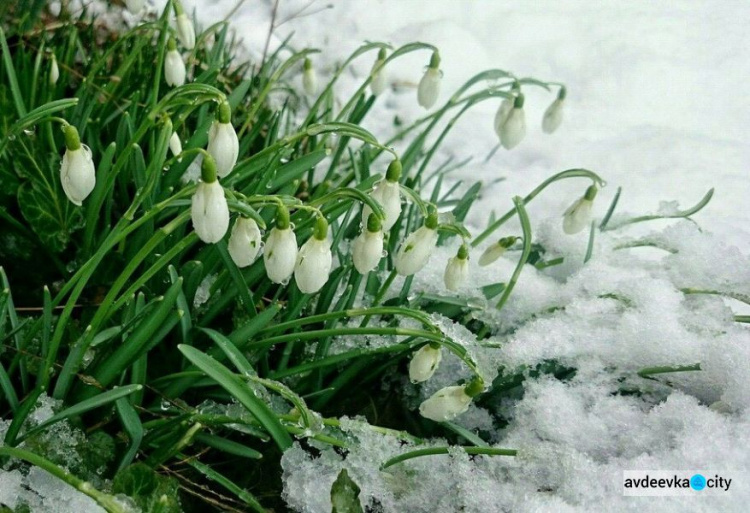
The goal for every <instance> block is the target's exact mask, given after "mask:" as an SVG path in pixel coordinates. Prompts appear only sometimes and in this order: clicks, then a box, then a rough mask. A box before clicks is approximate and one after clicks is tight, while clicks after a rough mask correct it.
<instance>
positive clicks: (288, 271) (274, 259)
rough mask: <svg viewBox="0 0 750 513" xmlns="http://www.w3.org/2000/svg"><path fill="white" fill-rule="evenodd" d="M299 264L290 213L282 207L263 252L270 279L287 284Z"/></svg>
mask: <svg viewBox="0 0 750 513" xmlns="http://www.w3.org/2000/svg"><path fill="white" fill-rule="evenodd" d="M296 262H297V237H296V236H295V235H294V232H293V231H292V227H291V224H290V223H289V211H288V210H287V209H286V207H284V206H280V207H279V210H278V212H277V213H276V226H274V227H273V228H272V229H271V232H270V233H269V234H268V239H266V246H265V249H264V250H263V263H264V264H265V266H266V274H267V275H268V279H269V280H271V281H272V282H274V283H285V282H287V281H288V280H289V278H290V277H291V276H292V273H293V272H294V264H295V263H296Z"/></svg>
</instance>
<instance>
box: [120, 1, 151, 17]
mask: <svg viewBox="0 0 750 513" xmlns="http://www.w3.org/2000/svg"><path fill="white" fill-rule="evenodd" d="M145 4H146V0H125V6H126V7H127V8H128V11H130V12H132V13H133V14H138V13H139V12H141V11H142V10H143V6H144V5H145Z"/></svg>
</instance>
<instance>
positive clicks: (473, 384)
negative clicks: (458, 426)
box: [419, 377, 484, 422]
mask: <svg viewBox="0 0 750 513" xmlns="http://www.w3.org/2000/svg"><path fill="white" fill-rule="evenodd" d="M483 390H484V382H483V381H482V379H481V378H479V377H475V378H474V379H472V380H471V381H470V382H469V383H467V384H466V385H456V386H450V387H445V388H441V389H440V390H438V391H437V392H435V393H434V394H433V395H432V396H431V397H430V398H429V399H427V400H426V401H424V402H423V403H422V404H421V405H420V406H419V413H420V415H422V416H423V417H424V418H426V419H430V420H434V421H435V422H447V421H449V420H453V419H455V418H456V417H458V416H459V415H461V414H462V413H465V412H466V410H468V409H469V405H470V404H471V399H472V398H473V397H474V396H476V395H479V394H480V393H481V392H482V391H483Z"/></svg>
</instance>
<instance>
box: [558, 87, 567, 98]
mask: <svg viewBox="0 0 750 513" xmlns="http://www.w3.org/2000/svg"><path fill="white" fill-rule="evenodd" d="M567 94H568V90H567V89H566V88H565V86H560V90H559V91H558V92H557V99H558V100H564V99H565V96H566V95H567Z"/></svg>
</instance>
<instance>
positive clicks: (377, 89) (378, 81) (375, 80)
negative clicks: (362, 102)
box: [370, 60, 388, 96]
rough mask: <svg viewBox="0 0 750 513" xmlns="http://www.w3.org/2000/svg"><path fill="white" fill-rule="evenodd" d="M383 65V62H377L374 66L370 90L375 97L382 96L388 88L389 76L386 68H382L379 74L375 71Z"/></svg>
mask: <svg viewBox="0 0 750 513" xmlns="http://www.w3.org/2000/svg"><path fill="white" fill-rule="evenodd" d="M382 63H383V61H381V60H376V61H375V64H373V65H372V71H371V77H372V78H371V80H370V90H371V91H372V94H374V95H375V96H378V95H380V94H382V93H383V91H385V89H386V87H387V86H388V75H387V74H386V71H385V67H382V68H380V70H378V71H377V72H376V71H375V69H376V68H377V67H378V66H380V65H381V64H382Z"/></svg>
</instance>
